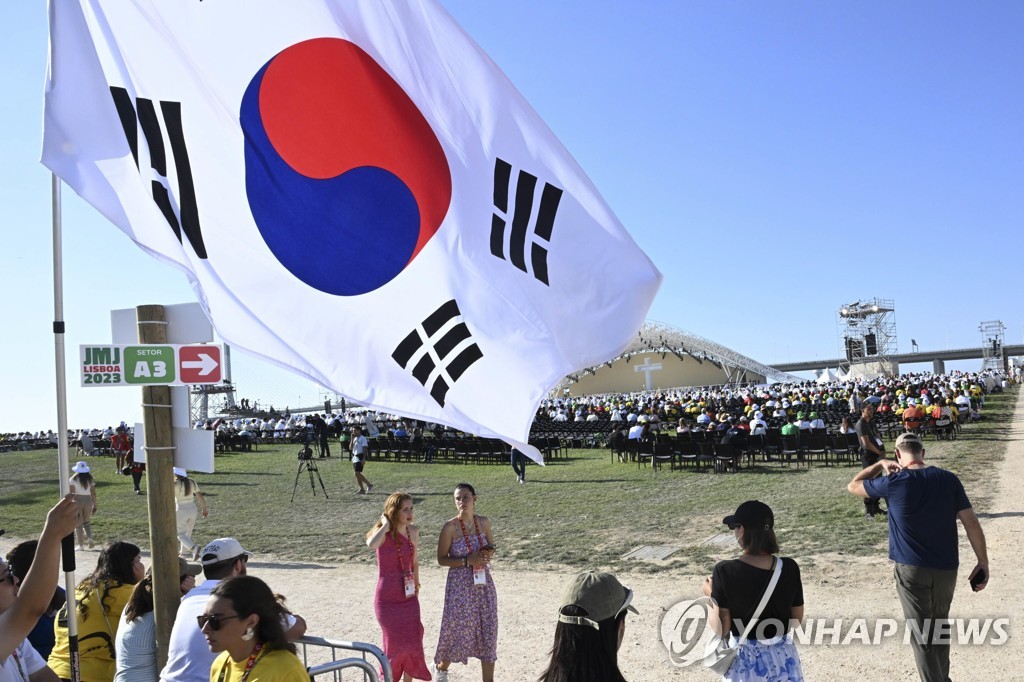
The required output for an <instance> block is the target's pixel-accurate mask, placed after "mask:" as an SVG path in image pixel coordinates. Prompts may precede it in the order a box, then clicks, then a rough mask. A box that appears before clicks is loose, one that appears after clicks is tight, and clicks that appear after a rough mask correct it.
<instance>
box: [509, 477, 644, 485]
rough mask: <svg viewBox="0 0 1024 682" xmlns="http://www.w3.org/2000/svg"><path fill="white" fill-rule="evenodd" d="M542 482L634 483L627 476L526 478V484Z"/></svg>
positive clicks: (547, 483)
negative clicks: (546, 479) (550, 479)
mask: <svg viewBox="0 0 1024 682" xmlns="http://www.w3.org/2000/svg"><path fill="white" fill-rule="evenodd" d="M537 483H542V484H544V485H558V484H564V483H635V481H632V480H630V479H628V478H596V479H576V478H559V479H555V480H553V481H545V480H542V479H539V478H528V479H526V485H534V484H537Z"/></svg>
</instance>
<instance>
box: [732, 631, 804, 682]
mask: <svg viewBox="0 0 1024 682" xmlns="http://www.w3.org/2000/svg"><path fill="white" fill-rule="evenodd" d="M737 640H738V638H737V637H736V636H735V635H731V636H730V637H729V646H736V642H737ZM722 679H723V680H727V681H728V682H759V681H766V682H803V679H804V671H803V670H802V669H801V668H800V656H799V654H797V651H796V645H795V644H793V641H792V640H791V639H790V638H788V637H773V638H772V639H766V640H764V641H760V640H756V639H748V640H746V641H745V642H743V646H742V647H740V651H739V654H738V655H737V656H736V659H735V660H734V661H733V664H732V666H731V667H730V668H729V672H727V673H726V674H725V675H723V676H722Z"/></svg>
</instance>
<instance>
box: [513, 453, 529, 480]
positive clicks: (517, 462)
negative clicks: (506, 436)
mask: <svg viewBox="0 0 1024 682" xmlns="http://www.w3.org/2000/svg"><path fill="white" fill-rule="evenodd" d="M512 471H514V472H515V474H516V477H517V478H518V479H519V480H520V481H525V480H526V455H524V454H523V453H521V452H519V451H518V450H516V449H515V448H512Z"/></svg>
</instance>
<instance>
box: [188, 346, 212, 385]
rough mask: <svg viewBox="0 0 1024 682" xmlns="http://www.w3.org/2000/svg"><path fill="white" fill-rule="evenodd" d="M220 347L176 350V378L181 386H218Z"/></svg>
mask: <svg viewBox="0 0 1024 682" xmlns="http://www.w3.org/2000/svg"><path fill="white" fill-rule="evenodd" d="M220 359H221V356H220V346H182V347H181V348H179V349H178V376H179V378H180V379H181V383H183V384H219V383H220V381H221V379H222V375H223V372H222V371H221V362H220Z"/></svg>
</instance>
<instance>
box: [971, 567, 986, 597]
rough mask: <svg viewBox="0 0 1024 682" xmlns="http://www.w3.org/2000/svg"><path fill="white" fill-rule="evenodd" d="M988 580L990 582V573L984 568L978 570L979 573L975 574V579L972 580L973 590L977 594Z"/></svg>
mask: <svg viewBox="0 0 1024 682" xmlns="http://www.w3.org/2000/svg"><path fill="white" fill-rule="evenodd" d="M986 580H988V571H986V570H985V569H984V568H980V569H978V572H977V573H975V574H974V577H973V578H971V589H972V590H974V591H975V592H977V591H978V585H980V584H982V583H983V582H985V581H986Z"/></svg>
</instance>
